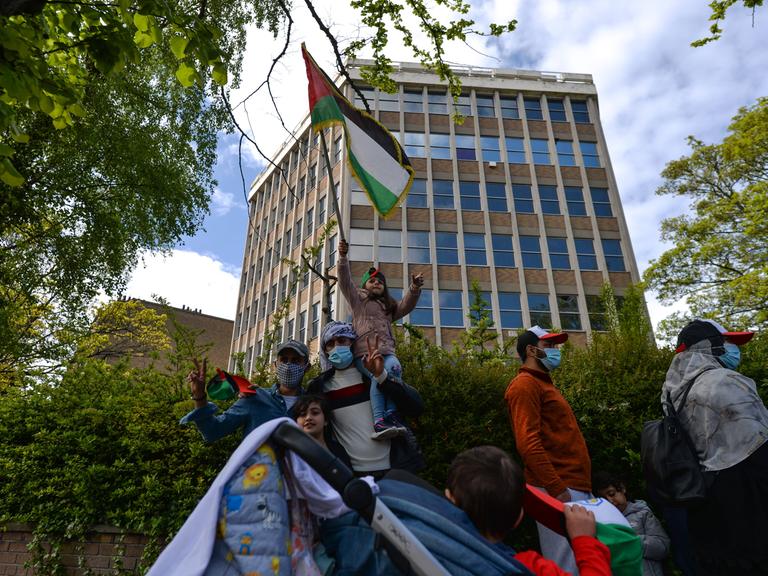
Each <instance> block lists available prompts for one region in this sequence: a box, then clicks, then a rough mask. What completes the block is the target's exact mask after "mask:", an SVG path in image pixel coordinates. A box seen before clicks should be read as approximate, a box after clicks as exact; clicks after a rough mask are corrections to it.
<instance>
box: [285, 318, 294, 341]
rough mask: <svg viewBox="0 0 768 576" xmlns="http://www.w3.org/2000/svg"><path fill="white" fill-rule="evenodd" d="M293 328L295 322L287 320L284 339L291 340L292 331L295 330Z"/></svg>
mask: <svg viewBox="0 0 768 576" xmlns="http://www.w3.org/2000/svg"><path fill="white" fill-rule="evenodd" d="M295 326H296V320H294V319H293V318H291V319H290V320H288V324H287V325H286V335H285V338H286V339H287V340H291V339H293V329H294V328H295Z"/></svg>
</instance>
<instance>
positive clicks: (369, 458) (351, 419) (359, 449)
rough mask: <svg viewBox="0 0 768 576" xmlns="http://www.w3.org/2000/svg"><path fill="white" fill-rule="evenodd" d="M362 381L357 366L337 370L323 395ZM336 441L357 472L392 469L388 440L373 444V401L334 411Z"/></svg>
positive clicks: (326, 384)
mask: <svg viewBox="0 0 768 576" xmlns="http://www.w3.org/2000/svg"><path fill="white" fill-rule="evenodd" d="M361 381H362V374H360V371H359V370H358V369H357V368H355V366H354V364H353V365H352V366H350V367H349V368H345V369H344V370H336V372H335V373H334V374H333V377H332V378H331V379H330V380H328V381H327V382H326V383H325V387H324V390H323V391H324V392H331V391H333V390H341V389H343V388H347V387H349V386H355V385H357V384H360V383H361ZM331 425H332V426H333V432H334V434H335V435H336V439H337V440H338V441H339V442H340V443H341V445H342V446H344V449H345V450H346V451H347V454H349V459H350V460H351V461H352V468H353V469H354V470H355V472H376V471H378V470H387V469H389V468H390V465H389V447H390V442H389V440H372V439H371V434H373V412H372V409H371V401H370V400H366V401H364V402H358V403H357V404H352V405H350V406H344V407H343V408H335V409H334V410H333V420H332V424H331Z"/></svg>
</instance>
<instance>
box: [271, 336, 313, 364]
mask: <svg viewBox="0 0 768 576" xmlns="http://www.w3.org/2000/svg"><path fill="white" fill-rule="evenodd" d="M286 348H290V349H291V350H293V351H294V352H296V353H297V354H298V355H299V356H302V357H304V358H307V359H308V358H309V348H307V345H306V344H304V343H303V342H299V341H298V340H293V339H291V340H286V341H285V342H283V343H282V344H280V346H278V347H277V351H276V354H280V352H282V351H283V350H285V349H286Z"/></svg>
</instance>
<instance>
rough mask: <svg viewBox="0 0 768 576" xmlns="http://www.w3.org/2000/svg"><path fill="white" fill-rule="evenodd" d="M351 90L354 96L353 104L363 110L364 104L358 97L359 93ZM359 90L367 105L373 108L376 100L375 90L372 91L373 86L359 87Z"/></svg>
mask: <svg viewBox="0 0 768 576" xmlns="http://www.w3.org/2000/svg"><path fill="white" fill-rule="evenodd" d="M352 92H353V93H354V95H355V96H354V97H355V106H357V107H358V108H362V109H363V110H365V104H364V103H363V101H362V100H361V99H360V95H359V94H358V93H357V92H355V91H354V90H353V91H352ZM360 92H362V94H363V96H364V97H365V99H366V100H367V101H368V105H369V106H370V107H371V108H373V106H374V103H375V102H376V92H375V91H374V89H373V88H360Z"/></svg>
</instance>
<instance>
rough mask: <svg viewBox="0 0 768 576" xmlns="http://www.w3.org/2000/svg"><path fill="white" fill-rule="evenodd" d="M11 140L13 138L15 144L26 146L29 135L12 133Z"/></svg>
mask: <svg viewBox="0 0 768 576" xmlns="http://www.w3.org/2000/svg"><path fill="white" fill-rule="evenodd" d="M11 138H13V139H14V140H15V141H16V142H19V143H21V144H26V143H27V142H29V134H24V133H23V132H14V133H13V134H11Z"/></svg>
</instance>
